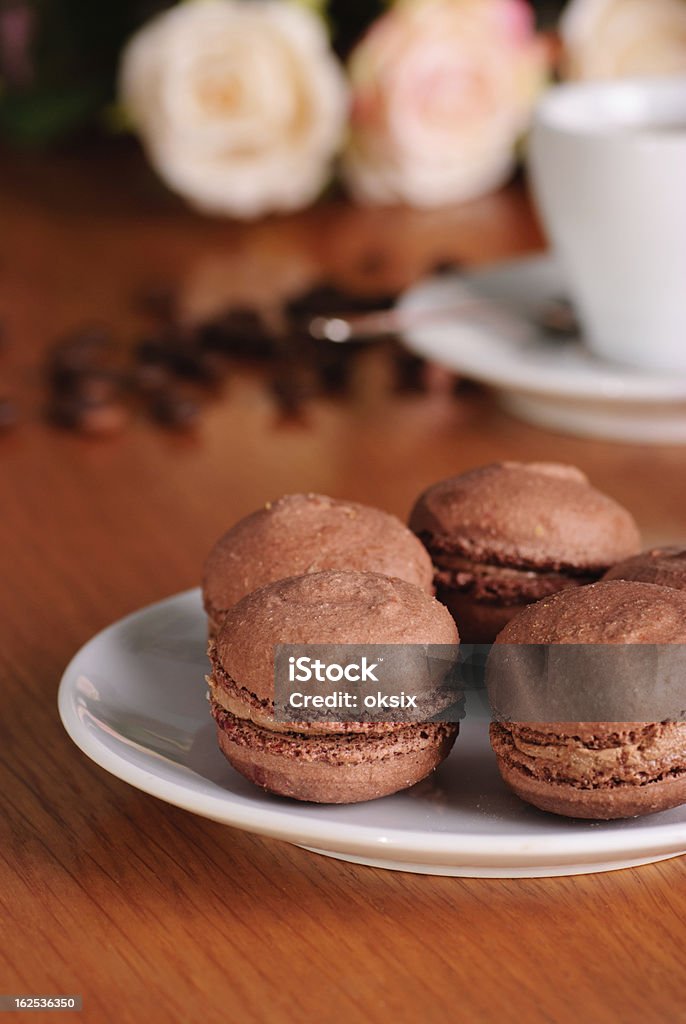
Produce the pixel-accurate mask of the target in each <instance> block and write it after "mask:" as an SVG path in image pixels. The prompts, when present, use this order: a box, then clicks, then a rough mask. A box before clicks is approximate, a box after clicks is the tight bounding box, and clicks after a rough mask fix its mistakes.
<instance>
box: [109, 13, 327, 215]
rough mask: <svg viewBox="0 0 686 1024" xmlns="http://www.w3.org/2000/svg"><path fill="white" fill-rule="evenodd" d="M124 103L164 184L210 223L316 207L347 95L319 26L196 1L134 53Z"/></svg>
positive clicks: (125, 59) (142, 36)
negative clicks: (212, 216)
mask: <svg viewBox="0 0 686 1024" xmlns="http://www.w3.org/2000/svg"><path fill="white" fill-rule="evenodd" d="M120 96H121V99H122V102H123V104H124V106H125V107H126V109H127V111H128V113H129V114H130V116H131V118H132V120H133V123H134V125H135V127H136V129H137V131H138V133H139V134H140V137H141V139H142V142H143V145H144V146H145V149H146V151H147V153H148V156H149V159H150V161H151V163H152V164H153V166H154V167H155V169H156V170H157V172H158V173H159V175H160V177H161V178H162V179H163V180H164V181H165V182H166V183H167V184H168V185H169V186H170V188H172V189H174V190H175V191H177V192H179V193H180V194H181V195H183V196H184V197H185V198H186V199H187V200H189V201H190V202H191V203H192V204H193V205H194V206H196V207H198V208H199V209H201V210H204V211H207V212H210V213H223V214H233V215H235V216H239V217H256V216H259V215H260V214H263V213H266V212H269V211H274V210H279V211H285V210H293V209H297V208H299V207H302V206H305V205H307V204H308V203H309V202H311V201H312V200H313V199H315V198H316V196H317V194H318V193H319V192H320V191H321V189H322V188H323V186H324V185H325V184H326V181H327V178H328V176H329V173H330V165H331V160H332V157H333V155H334V154H335V152H336V150H337V149H338V148H339V146H340V143H341V139H342V135H343V131H344V124H345V118H346V111H347V93H346V86H345V82H344V77H343V73H342V70H341V68H340V66H339V64H338V62H337V61H336V59H335V57H334V56H333V54H332V52H331V50H330V48H329V44H328V40H327V37H326V33H325V30H324V26H323V24H322V22H321V20H320V18H319V17H318V16H317V15H316V14H314V13H313V12H312V11H311V10H308V9H307V8H305V7H300V6H296V5H295V4H291V3H288V2H286V0H249V2H248V0H194V2H192V3H183V4H180V5H179V6H177V7H173V8H171V9H170V10H168V11H165V12H163V13H162V14H160V15H158V16H157V17H155V18H153V19H152V21H150V22H148V24H146V25H145V26H143V28H142V29H140V31H139V32H137V33H136V35H134V36H133V38H132V39H131V40H130V41H129V43H128V44H127V46H126V48H125V50H124V53H123V56H122V62H121V69H120Z"/></svg>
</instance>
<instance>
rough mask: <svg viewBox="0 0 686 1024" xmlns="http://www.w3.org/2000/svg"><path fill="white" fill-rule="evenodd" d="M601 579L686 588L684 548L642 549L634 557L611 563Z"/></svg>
mask: <svg viewBox="0 0 686 1024" xmlns="http://www.w3.org/2000/svg"><path fill="white" fill-rule="evenodd" d="M603 579H605V580H633V581H634V582H636V583H656V584H657V585H658V586H660V587H673V588H674V590H686V548H683V547H665V548H651V549H650V550H649V551H642V552H641V554H640V555H636V556H635V557H634V558H626V559H625V560H624V561H623V562H619V563H618V564H617V565H613V567H612V568H611V569H610V570H609V571H608V572H606V573H605V575H604V576H603Z"/></svg>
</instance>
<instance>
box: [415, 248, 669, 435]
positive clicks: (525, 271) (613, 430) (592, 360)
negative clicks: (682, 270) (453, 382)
mask: <svg viewBox="0 0 686 1024" xmlns="http://www.w3.org/2000/svg"><path fill="white" fill-rule="evenodd" d="M566 293H567V289H566V287H565V283H564V279H563V276H562V273H561V271H560V269H559V267H558V265H557V264H556V262H555V260H554V259H553V257H552V256H550V255H544V256H534V257H525V258H523V259H518V260H513V261H512V262H510V263H506V264H501V265H499V266H495V267H489V268H486V269H484V270H478V271H472V272H469V273H464V274H459V275H458V274H454V275H442V276H440V277H434V278H429V279H428V280H426V281H423V282H421V283H420V284H418V285H416V286H415V287H414V288H412V289H410V290H409V291H408V292H407V293H406V294H405V295H404V296H403V298H402V300H401V303H400V308H401V309H402V310H405V311H407V312H408V313H409V314H410V315H411V316H415V315H417V314H421V313H424V312H426V311H427V310H440V309H443V308H446V307H447V308H448V309H450V310H452V309H459V306H460V304H461V303H462V302H465V303H468V302H473V301H474V300H475V299H476V300H478V301H483V300H486V302H487V303H491V304H492V306H493V309H494V314H493V316H492V317H487V318H485V319H484V320H483V321H482V322H481V323H479V324H478V325H477V324H476V323H474V322H472V323H469V322H468V321H467V320H466V319H461V317H460V315H459V313H458V312H456V313H455V315H454V316H453V315H451V316H446V317H445V318H440V319H436V320H425V322H423V323H419V322H418V323H417V324H416V325H414V326H412V327H411V328H408V329H407V330H406V332H405V336H406V340H407V343H408V345H409V346H410V347H411V348H412V349H414V350H415V351H416V352H418V353H420V354H421V355H423V356H426V357H428V358H430V359H433V360H435V361H437V362H440V363H443V364H444V365H446V366H448V367H450V368H451V369H453V370H456V371H457V372H458V373H461V374H464V375H465V376H467V377H470V378H472V379H474V380H477V381H481V382H482V383H484V384H488V385H490V386H492V387H494V388H496V389H497V390H498V391H499V393H500V398H501V401H502V402H503V404H504V405H505V406H506V407H507V408H508V409H509V410H510V411H511V412H513V413H515V414H516V415H518V416H520V417H521V418H522V419H526V420H528V421H530V422H533V423H536V424H537V425H540V426H545V427H552V428H553V429H556V430H562V431H564V432H566V433H567V432H569V433H574V434H581V435H585V436H599V437H607V438H610V439H613V440H623V441H639V442H667V443H683V442H686V376H678V375H673V374H672V375H669V374H648V373H646V372H645V371H642V370H635V369H631V368H630V367H623V366H619V365H614V364H612V363H606V362H603V361H601V360H599V359H597V358H596V357H594V356H593V355H591V354H590V352H588V351H587V350H586V349H585V348H584V346H583V344H582V341H581V339H580V338H579V339H570V340H568V341H555V340H551V339H550V337H549V336H546V335H545V333H544V332H543V331H542V330H541V329H540V328H538V327H537V326H536V324H535V320H536V317H537V315H540V313H541V312H542V311H543V310H544V309H545V308H546V306H547V305H548V304H549V303H550V301H551V300H555V299H559V298H560V297H563V296H565V295H566ZM496 310H497V311H498V312H497V316H496V314H495V311H496Z"/></svg>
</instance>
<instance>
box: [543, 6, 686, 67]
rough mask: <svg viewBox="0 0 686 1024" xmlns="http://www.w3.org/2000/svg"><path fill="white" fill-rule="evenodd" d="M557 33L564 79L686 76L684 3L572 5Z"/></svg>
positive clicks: (685, 14)
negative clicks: (559, 35)
mask: <svg viewBox="0 0 686 1024" xmlns="http://www.w3.org/2000/svg"><path fill="white" fill-rule="evenodd" d="M560 33H561V36H562V44H563V51H564V60H563V71H564V75H565V77H567V78H575V79H594V78H621V77H626V76H631V75H669V74H679V73H681V74H683V73H685V72H686V0H572V2H571V3H570V4H569V5H568V6H567V7H566V9H565V11H564V14H563V16H562V20H561V23H560Z"/></svg>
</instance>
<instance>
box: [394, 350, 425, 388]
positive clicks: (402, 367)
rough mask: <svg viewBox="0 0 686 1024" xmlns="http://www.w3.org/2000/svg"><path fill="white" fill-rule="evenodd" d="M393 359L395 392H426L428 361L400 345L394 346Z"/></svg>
mask: <svg viewBox="0 0 686 1024" xmlns="http://www.w3.org/2000/svg"><path fill="white" fill-rule="evenodd" d="M391 359H392V364H393V377H394V390H395V391H400V392H403V391H425V390H426V378H425V370H426V360H424V359H422V357H421V356H417V355H415V354H414V353H413V352H408V350H407V349H405V348H403V347H402V346H400V345H397V346H394V348H393V350H392V355H391Z"/></svg>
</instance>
